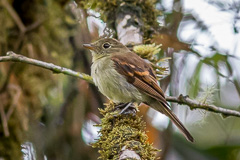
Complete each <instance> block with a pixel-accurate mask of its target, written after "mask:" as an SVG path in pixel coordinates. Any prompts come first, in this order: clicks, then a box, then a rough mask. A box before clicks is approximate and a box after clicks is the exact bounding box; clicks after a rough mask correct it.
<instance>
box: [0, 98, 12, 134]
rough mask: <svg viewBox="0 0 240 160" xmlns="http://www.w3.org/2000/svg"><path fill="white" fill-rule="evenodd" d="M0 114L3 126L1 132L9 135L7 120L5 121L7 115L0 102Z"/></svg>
mask: <svg viewBox="0 0 240 160" xmlns="http://www.w3.org/2000/svg"><path fill="white" fill-rule="evenodd" d="M0 115H1V121H2V127H3V133H4V135H5V137H9V135H10V133H9V129H8V122H7V117H6V114H5V112H4V108H3V104H2V103H0Z"/></svg>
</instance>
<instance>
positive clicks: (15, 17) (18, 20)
mask: <svg viewBox="0 0 240 160" xmlns="http://www.w3.org/2000/svg"><path fill="white" fill-rule="evenodd" d="M2 4H3V6H4V7H5V8H6V10H7V11H8V13H9V14H10V15H11V17H12V18H13V20H14V21H15V23H16V24H17V26H18V28H19V30H20V31H21V33H24V32H25V31H26V27H25V25H24V24H23V22H22V20H21V18H20V17H19V16H18V14H17V13H16V11H15V10H14V9H13V7H12V6H11V5H10V4H9V3H8V0H2Z"/></svg>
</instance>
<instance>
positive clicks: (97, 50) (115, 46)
mask: <svg viewBox="0 0 240 160" xmlns="http://www.w3.org/2000/svg"><path fill="white" fill-rule="evenodd" d="M83 46H84V47H85V48H87V49H89V50H90V51H91V52H92V56H93V59H99V58H102V57H105V56H109V55H111V54H119V53H126V52H128V51H129V50H128V48H127V47H126V46H124V45H123V44H122V43H121V42H119V41H118V40H116V39H114V38H102V39H99V40H98V41H96V42H93V43H90V44H83Z"/></svg>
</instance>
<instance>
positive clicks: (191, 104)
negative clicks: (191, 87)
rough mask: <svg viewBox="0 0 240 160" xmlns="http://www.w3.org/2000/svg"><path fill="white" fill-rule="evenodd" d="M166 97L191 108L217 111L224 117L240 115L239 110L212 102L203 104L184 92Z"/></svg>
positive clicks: (169, 100) (170, 100)
mask: <svg viewBox="0 0 240 160" xmlns="http://www.w3.org/2000/svg"><path fill="white" fill-rule="evenodd" d="M166 99H167V101H168V102H174V103H178V104H180V105H182V104H184V105H188V106H189V107H190V108H191V109H197V108H198V109H203V110H207V111H211V112H215V113H220V114H222V115H223V116H224V117H227V116H235V117H240V112H239V111H236V110H232V109H226V108H221V107H217V106H215V105H212V104H203V103H200V102H197V101H195V100H192V99H190V98H189V97H188V96H183V95H182V94H180V95H179V96H178V97H172V96H167V97H166Z"/></svg>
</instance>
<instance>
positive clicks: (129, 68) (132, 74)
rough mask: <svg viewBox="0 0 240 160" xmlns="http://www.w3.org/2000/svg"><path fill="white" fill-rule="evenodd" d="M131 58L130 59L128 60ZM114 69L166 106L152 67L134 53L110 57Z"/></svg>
mask: <svg viewBox="0 0 240 160" xmlns="http://www.w3.org/2000/svg"><path fill="white" fill-rule="evenodd" d="M130 57H131V58H130ZM111 59H112V61H113V62H114V65H115V69H116V70H117V71H118V73H120V74H122V75H124V76H125V78H126V80H127V81H128V82H129V83H131V84H132V85H134V86H135V87H136V88H138V89H139V90H141V91H143V92H145V93H146V94H147V95H149V96H150V97H152V98H154V99H156V100H158V101H160V102H162V103H165V104H167V102H166V99H165V95H164V93H163V91H162V89H161V88H160V87H159V85H158V83H157V80H156V77H155V75H154V71H153V69H152V67H151V66H150V65H149V64H148V63H147V62H145V61H144V60H143V59H142V58H140V57H139V56H137V55H136V54H135V53H132V52H129V53H127V54H121V55H114V56H112V58H111Z"/></svg>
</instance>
